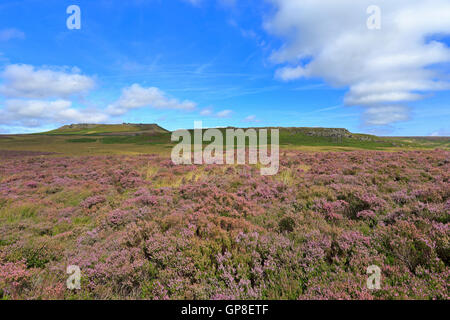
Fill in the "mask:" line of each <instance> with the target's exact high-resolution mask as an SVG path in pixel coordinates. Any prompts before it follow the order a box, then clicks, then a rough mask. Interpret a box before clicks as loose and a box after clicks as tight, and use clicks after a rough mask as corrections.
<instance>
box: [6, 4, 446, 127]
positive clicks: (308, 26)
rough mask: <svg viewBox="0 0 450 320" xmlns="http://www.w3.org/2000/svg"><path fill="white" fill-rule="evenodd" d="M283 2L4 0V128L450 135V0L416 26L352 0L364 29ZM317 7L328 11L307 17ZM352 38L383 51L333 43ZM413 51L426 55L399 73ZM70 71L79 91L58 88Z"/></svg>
mask: <svg viewBox="0 0 450 320" xmlns="http://www.w3.org/2000/svg"><path fill="white" fill-rule="evenodd" d="M286 1H287V0H271V1H232V0H208V1H207V0H203V1H202V0H195V1H194V0H165V1H162V0H160V1H158V0H147V1H144V0H134V1H118V0H117V1H112V0H111V1H107V0H98V1H75V0H71V1H64V0H46V1H32V0H24V1H13V0H3V1H2V3H1V4H0V68H1V70H2V76H1V78H0V83H1V85H0V116H1V117H2V118H3V119H2V120H0V133H18V132H37V131H41V130H46V129H52V128H55V127H58V126H60V125H62V124H66V123H72V122H73V123H75V122H80V121H81V122H108V123H121V122H139V123H154V122H156V123H158V124H160V125H161V126H163V127H165V128H167V129H177V128H186V127H187V128H191V127H193V123H194V120H203V123H204V126H208V127H215V126H226V125H232V126H240V127H248V126H321V127H345V128H348V129H349V130H351V131H353V132H366V133H376V134H386V135H431V134H433V135H450V126H449V123H450V107H449V103H450V90H449V88H450V87H449V86H448V81H450V79H449V75H450V73H449V70H450V67H449V63H450V58H449V57H450V54H449V51H448V46H449V44H450V41H449V38H448V35H449V34H450V26H449V24H448V23H447V24H444V23H443V24H442V25H437V26H435V25H432V26H429V25H430V24H431V22H432V19H430V17H432V16H433V14H435V13H436V12H441V11H442V10H444V9H445V8H444V7H443V6H445V5H446V4H445V2H446V1H439V0H436V1H432V3H433V2H434V4H433V5H434V9H435V11H431V13H430V15H431V16H426V17H425V18H422V20H423V21H422V22H423V23H422V24H419V26H418V27H417V26H414V25H412V26H410V25H409V24H407V23H403V24H402V23H401V22H399V25H398V26H396V25H390V24H389V23H386V27H385V29H384V30H383V29H381V30H379V31H380V33H378V34H375V33H373V32H372V33H369V32H371V31H370V30H366V26H365V23H366V19H367V17H368V14H367V13H366V12H365V10H362V9H364V8H365V7H361V8H362V9H360V8H355V6H354V5H351V2H349V1H348V0H342V10H345V12H348V11H349V10H346V9H347V8H350V9H351V10H353V12H354V14H353V15H352V17H355V16H356V18H355V20H354V23H355V26H356V29H358V30H359V31H358V33H355V31H354V30H355V26H353V25H351V24H350V22H348V20H349V19H348V18H345V17H342V15H340V14H339V12H340V9H336V8H334V9H333V8H331V9H330V6H329V5H328V4H327V3H325V2H329V1H330V0H327V1H324V2H323V4H322V5H323V8H322V7H321V5H320V4H319V5H317V4H316V5H310V6H308V4H303V3H302V2H304V3H307V2H308V3H309V2H310V1H303V0H290V1H293V2H291V3H287V2H286ZM294 2H298V5H297V6H294V7H292V8H291V7H290V6H291V5H292V3H294ZM362 2H367V1H362ZM369 2H370V3H372V2H377V1H369ZM378 2H380V6H381V8H382V9H383V11H382V13H383V14H384V15H385V16H386V17H391V16H395V17H400V18H401V17H402V16H403V13H404V12H406V9H407V8H405V6H406V4H404V5H403V7H402V6H401V5H398V6H393V5H388V4H387V3H386V2H385V1H378ZM399 2H402V3H407V2H404V1H399ZM410 3H412V6H413V7H414V5H417V6H420V2H417V1H415V0H412V2H410ZM73 4H75V5H78V6H79V7H80V9H81V29H80V30H69V29H68V28H67V26H66V20H67V18H68V17H69V14H67V13H66V8H67V7H68V6H69V5H73ZM433 5H431V6H432V7H433ZM350 6H351V7H350ZM295 10H299V14H298V15H295V13H296V11H295ZM318 10H319V11H318ZM321 10H322V11H321ZM326 10H333V11H330V12H327V11H326ZM291 12H292V15H293V16H291ZM320 12H322V13H323V15H321V14H320ZM303 13H305V14H303ZM307 13H309V15H306V14H307ZM312 13H316V14H318V17H317V18H315V19H309V17H310V16H311V14H312ZM382 17H383V16H382ZM448 20H450V19H448ZM320 21H322V22H320ZM324 21H325V22H324ZM327 21H328V22H327ZM352 21H353V20H352ZM381 21H383V20H381ZM396 21H401V19H400V20H396ZM428 22H429V23H428ZM318 23H321V24H320V25H319V24H318ZM335 23H336V26H334V24H335ZM327 24H329V26H328V25H327ZM361 26H363V27H361ZM382 28H383V27H382ZM396 28H398V29H396ZM420 28H421V29H420ZM333 30H335V31H333ZM331 31H333V32H335V34H334V33H331ZM365 32H367V33H368V36H365V34H364V33H365ZM381 32H383V33H381ZM408 32H416V34H419V35H420V38H419V37H417V39H416V40H415V41H412V40H408V41H409V42H408V41H406V40H405V43H404V44H403V47H404V48H407V49H402V47H398V46H395V45H392V47H390V46H389V42H387V44H385V43H384V41H389V40H386V39H391V38H392V37H394V38H395V36H397V33H398V36H399V37H400V36H401V39H404V38H406V37H405V36H404V35H405V34H409V33H408ZM312 35H314V36H315V37H314V38H313V37H312ZM348 35H352V38H354V39H356V40H358V39H361V40H364V39H367V38H368V37H372V36H373V37H374V38H373V39H374V40H375V41H379V44H378V47H374V48H380V47H381V49H373V50H371V51H370V52H374V50H379V52H378V53H377V55H376V56H375V55H370V57H369V54H368V52H362V53H360V51H361V48H362V47H363V46H365V44H364V43H361V41H360V40H358V41H359V42H358V41H355V42H351V41H349V42H348V43H347V42H346V45H345V46H343V45H342V46H341V43H342V41H344V40H342V41H337V40H336V39H348V38H349V36H348ZM358 37H360V38H358ZM384 37H385V38H384ZM372 43H373V41H372ZM393 43H394V41H393ZM338 44H339V46H338ZM371 45H372V44H371ZM385 47H386V48H385ZM336 48H337V49H336ZM387 48H389V50H388V49H387ZM402 50H405V51H402ZM329 52H332V53H333V55H331V56H327V54H328V53H329ZM358 52H359V53H358ZM408 52H410V53H411V56H413V55H414V57H416V58H417V59H416V58H415V59H412V60H413V61H411V62H410V63H409V64H407V65H405V66H403V67H402V68H400V69H399V68H397V65H398V64H401V63H403V62H404V61H405V60H408ZM353 54H355V57H354V59H353V60H351V59H350V60H348V57H349V56H351V55H353ZM402 54H403V56H402ZM341 56H342V58H340V57H341ZM374 57H376V58H374ZM380 57H381V58H380ZM384 57H386V59H382V58H384ZM398 57H406V58H402V59H399V60H398V61H399V62H397V65H395V68H394V69H396V68H397V69H398V70H397V69H396V72H390V71H388V72H386V71H385V70H392V67H391V66H390V64H389V63H391V61H397V60H395V59H397V58H398ZM370 59H371V60H370ZM380 61H381V62H380ZM386 61H388V62H386ZM375 63H381V64H380V68H379V69H380V72H379V73H377V72H375V73H377V74H376V75H375V76H374V71H373V70H369V71H367V70H366V66H369V65H374V64H375ZM346 64H349V66H347V65H346ZM414 64H416V65H414ZM353 68H354V70H355V71H352V70H353ZM388 68H389V69H388ZM369 69H370V68H369ZM359 70H361V74H359ZM347 71H349V72H348V74H347ZM350 71H352V72H350ZM355 73H358V75H356V76H355V75H354V74H355ZM67 79H69V80H70V81H74V84H73V86H72V87H71V88H61V85H62V84H61V82H62V81H63V80H67ZM33 81H35V82H38V85H36V83H34V82H33ZM70 81H69V82H70ZM405 81H408V83H405ZM66 82H67V81H66ZM23 83H25V84H26V86H28V87H26V86H25V85H22V84H23ZM39 84H40V85H39ZM43 84H45V85H43ZM380 84H383V85H382V88H381V89H380ZM394 87H395V88H397V87H398V88H397V89H392V88H394ZM362 88H364V89H362ZM361 92H362V93H361ZM380 92H381V93H380ZM135 96H136V97H135ZM143 97H144V98H143ZM136 100H139V101H136ZM369 100H370V102H367V101H369Z"/></svg>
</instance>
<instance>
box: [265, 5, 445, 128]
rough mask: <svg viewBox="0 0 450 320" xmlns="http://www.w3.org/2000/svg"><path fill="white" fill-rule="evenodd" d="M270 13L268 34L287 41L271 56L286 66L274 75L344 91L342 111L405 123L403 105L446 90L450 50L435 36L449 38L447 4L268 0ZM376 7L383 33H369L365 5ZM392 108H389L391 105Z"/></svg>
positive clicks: (373, 121)
mask: <svg viewBox="0 0 450 320" xmlns="http://www.w3.org/2000/svg"><path fill="white" fill-rule="evenodd" d="M270 1H271V2H272V3H273V4H274V5H275V7H276V13H275V15H274V16H272V17H271V19H270V20H268V21H267V22H266V29H267V30H268V31H269V32H271V33H273V34H275V35H277V36H280V37H282V38H283V39H285V44H284V45H283V46H282V47H281V48H280V49H279V50H278V51H276V52H275V53H274V54H273V55H272V59H273V61H274V62H276V63H280V64H281V63H283V64H286V65H285V66H284V67H281V68H279V70H278V71H277V72H276V76H277V77H278V78H280V79H282V80H285V81H289V80H294V79H299V78H322V79H324V80H325V81H326V82H328V83H329V84H331V85H333V86H338V87H348V88H349V91H348V93H347V95H346V97H345V103H346V104H347V105H359V106H362V107H365V108H366V113H365V119H366V121H368V123H369V124H378V125H385V124H389V123H392V122H396V121H404V120H406V119H408V109H407V108H406V107H405V106H404V104H405V103H408V102H410V101H415V100H418V99H421V98H424V97H425V96H426V94H428V93H430V92H432V91H436V90H448V89H450V86H449V84H448V83H446V82H445V80H442V79H444V77H445V75H443V73H445V69H443V70H442V69H441V71H440V72H439V71H437V68H434V69H433V68H429V66H432V65H436V64H440V63H446V62H450V50H449V48H448V47H447V46H446V45H445V44H444V43H442V42H439V41H437V40H433V41H427V39H428V37H429V36H431V35H433V34H450V2H449V1H448V0H430V1H423V0H396V1H380V0H360V1H354V0H340V1H335V0H322V1H317V0H270ZM374 4H375V5H376V4H379V6H380V7H381V18H382V20H381V29H380V30H369V29H368V28H367V25H366V20H367V19H368V17H369V15H368V14H367V13H366V10H367V8H368V7H369V6H370V5H374ZM393 103H394V104H395V106H392V104H393Z"/></svg>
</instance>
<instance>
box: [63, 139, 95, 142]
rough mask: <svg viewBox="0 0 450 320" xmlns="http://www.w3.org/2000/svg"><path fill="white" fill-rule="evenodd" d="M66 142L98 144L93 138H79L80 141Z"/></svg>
mask: <svg viewBox="0 0 450 320" xmlns="http://www.w3.org/2000/svg"><path fill="white" fill-rule="evenodd" d="M66 142H69V143H89V142H97V139H91V138H79V139H68V140H66Z"/></svg>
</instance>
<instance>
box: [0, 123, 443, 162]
mask: <svg viewBox="0 0 450 320" xmlns="http://www.w3.org/2000/svg"><path fill="white" fill-rule="evenodd" d="M279 129H280V147H281V148H282V149H295V150H303V151H312V152H315V151H352V150H384V151H396V150H414V149H435V148H442V149H447V150H448V149H450V138H448V137H439V138H438V137H436V138H435V137H377V136H373V135H365V134H353V133H350V132H348V131H347V130H345V129H327V128H279ZM220 130H221V131H222V132H223V133H225V130H226V129H225V128H224V129H220ZM191 132H192V130H191ZM269 132H270V130H269ZM224 136H225V134H224ZM269 141H270V134H269ZM174 144H175V143H173V142H171V132H169V131H168V130H165V129H163V128H161V127H159V126H158V125H155V124H122V125H71V126H64V127H61V128H59V129H56V130H52V131H49V132H43V133H35V134H28V135H0V150H24V151H42V152H54V153H58V154H70V155H87V154H144V153H158V154H168V153H170V151H171V149H172V147H173V146H174ZM206 144H207V143H204V145H206Z"/></svg>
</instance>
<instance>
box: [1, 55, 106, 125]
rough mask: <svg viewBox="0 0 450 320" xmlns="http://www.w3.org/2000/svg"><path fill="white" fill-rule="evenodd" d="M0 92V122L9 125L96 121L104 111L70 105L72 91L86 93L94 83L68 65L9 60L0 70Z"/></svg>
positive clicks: (104, 115) (102, 116) (71, 102)
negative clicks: (0, 98)
mask: <svg viewBox="0 0 450 320" xmlns="http://www.w3.org/2000/svg"><path fill="white" fill-rule="evenodd" d="M0 78H1V79H2V83H1V85H0V94H1V95H3V96H4V97H6V99H5V100H4V102H3V106H2V108H0V123H3V124H7V125H9V126H21V127H39V126H43V125H47V124H56V123H58V124H64V123H69V122H70V123H74V122H77V123H80V122H81V123H100V122H103V121H105V120H107V119H108V115H107V114H105V113H102V112H99V111H95V110H88V109H86V108H76V107H74V106H73V101H72V99H71V98H73V97H74V96H76V95H81V94H85V93H87V92H88V91H89V90H90V89H92V88H93V87H94V85H95V81H94V80H93V79H92V78H91V77H88V76H85V75H81V74H80V70H78V69H77V68H72V69H71V70H68V69H67V68H49V67H44V68H36V67H34V66H31V65H25V64H12V65H8V66H6V67H5V69H4V70H3V72H1V73H0Z"/></svg>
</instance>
